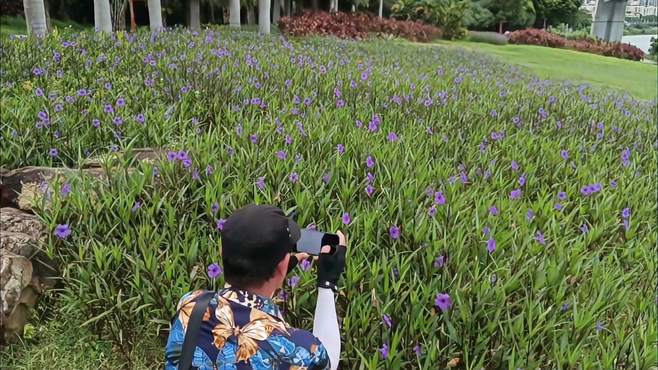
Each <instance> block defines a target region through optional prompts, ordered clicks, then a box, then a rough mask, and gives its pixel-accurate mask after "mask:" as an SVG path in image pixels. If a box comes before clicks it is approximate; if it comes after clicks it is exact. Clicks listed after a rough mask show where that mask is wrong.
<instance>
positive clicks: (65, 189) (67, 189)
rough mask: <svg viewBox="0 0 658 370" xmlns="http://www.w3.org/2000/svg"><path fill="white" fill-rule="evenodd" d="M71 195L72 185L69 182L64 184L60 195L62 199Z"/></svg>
mask: <svg viewBox="0 0 658 370" xmlns="http://www.w3.org/2000/svg"><path fill="white" fill-rule="evenodd" d="M70 193H71V185H69V183H68V182H65V183H64V184H62V188H61V189H59V194H60V195H61V196H62V197H67V196H68V195H69V194H70Z"/></svg>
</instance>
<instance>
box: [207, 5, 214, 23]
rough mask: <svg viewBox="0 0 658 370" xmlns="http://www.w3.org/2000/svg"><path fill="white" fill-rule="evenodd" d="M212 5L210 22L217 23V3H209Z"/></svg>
mask: <svg viewBox="0 0 658 370" xmlns="http://www.w3.org/2000/svg"><path fill="white" fill-rule="evenodd" d="M208 6H209V7H210V23H213V24H214V23H215V5H213V3H210V4H208Z"/></svg>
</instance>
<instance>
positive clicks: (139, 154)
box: [82, 148, 166, 169]
mask: <svg viewBox="0 0 658 370" xmlns="http://www.w3.org/2000/svg"><path fill="white" fill-rule="evenodd" d="M165 156H166V152H165V151H164V150H162V149H153V148H136V149H132V150H130V151H128V152H125V153H106V154H103V155H99V156H96V157H91V158H88V159H86V160H85V161H84V162H83V163H82V168H83V169H90V168H99V167H102V165H103V163H106V162H107V161H108V160H111V159H118V160H121V161H125V160H126V159H129V160H131V161H132V165H133V166H135V165H136V164H137V163H138V162H145V163H150V164H155V163H156V162H157V160H158V159H161V158H165Z"/></svg>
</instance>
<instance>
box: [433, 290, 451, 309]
mask: <svg viewBox="0 0 658 370" xmlns="http://www.w3.org/2000/svg"><path fill="white" fill-rule="evenodd" d="M434 305H435V306H436V307H438V308H439V309H440V310H441V311H442V312H446V311H448V310H449V309H450V307H452V299H450V295H448V294H447V293H439V294H437V295H436V298H435V299H434Z"/></svg>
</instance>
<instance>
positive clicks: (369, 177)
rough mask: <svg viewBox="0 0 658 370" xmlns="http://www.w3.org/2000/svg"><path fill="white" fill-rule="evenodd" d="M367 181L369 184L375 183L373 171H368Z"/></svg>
mask: <svg viewBox="0 0 658 370" xmlns="http://www.w3.org/2000/svg"><path fill="white" fill-rule="evenodd" d="M366 182H367V183H368V184H372V183H374V182H375V175H373V174H372V173H370V172H368V173H367V174H366Z"/></svg>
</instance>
